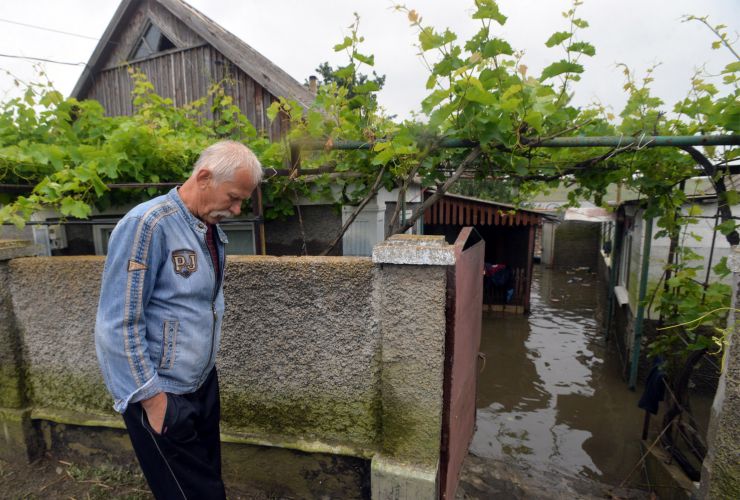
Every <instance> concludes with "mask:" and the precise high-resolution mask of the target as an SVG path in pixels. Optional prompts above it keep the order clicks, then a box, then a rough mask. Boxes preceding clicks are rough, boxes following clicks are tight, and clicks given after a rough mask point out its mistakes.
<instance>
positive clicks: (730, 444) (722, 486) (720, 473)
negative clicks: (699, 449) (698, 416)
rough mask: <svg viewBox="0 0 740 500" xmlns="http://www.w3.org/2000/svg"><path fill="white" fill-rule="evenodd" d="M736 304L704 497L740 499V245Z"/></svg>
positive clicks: (734, 256) (710, 436)
mask: <svg viewBox="0 0 740 500" xmlns="http://www.w3.org/2000/svg"><path fill="white" fill-rule="evenodd" d="M730 269H731V270H732V303H731V306H730V307H731V310H730V315H729V318H728V321H727V323H728V325H727V326H728V328H729V334H728V343H727V346H726V349H727V351H726V353H725V358H724V363H723V366H722V375H721V376H720V379H719V384H718V387H717V394H716V395H715V397H714V403H713V404H712V410H711V417H710V421H709V431H708V433H707V444H708V448H709V450H708V452H707V456H706V458H705V459H704V463H703V464H702V471H701V486H700V490H699V496H700V498H706V499H720V498H740V336H739V335H740V321H738V320H739V319H740V317H739V315H738V308H740V247H737V246H734V247H732V250H731V254H730Z"/></svg>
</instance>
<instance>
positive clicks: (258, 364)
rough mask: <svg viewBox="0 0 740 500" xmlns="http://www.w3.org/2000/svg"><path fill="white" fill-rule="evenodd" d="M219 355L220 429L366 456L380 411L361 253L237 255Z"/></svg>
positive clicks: (369, 282) (368, 272)
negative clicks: (308, 442) (340, 255)
mask: <svg viewBox="0 0 740 500" xmlns="http://www.w3.org/2000/svg"><path fill="white" fill-rule="evenodd" d="M226 273H227V276H228V277H227V280H226V282H225V295H226V301H227V313H226V316H225V318H224V328H223V341H222V344H221V351H220V354H219V359H218V363H217V364H218V366H219V370H220V377H221V393H222V399H223V404H222V415H223V421H224V425H225V427H226V429H228V430H229V431H233V432H241V433H247V434H252V435H258V436H261V437H263V438H269V439H272V440H276V441H277V442H284V441H288V442H292V441H295V440H297V439H305V440H312V439H320V440H323V441H327V442H332V443H341V444H343V445H345V446H352V447H357V448H358V450H357V451H358V453H359V454H367V453H368V452H367V451H365V452H363V451H361V450H369V449H372V448H373V446H374V443H376V442H377V439H378V432H379V420H378V418H379V415H380V387H379V381H380V359H379V356H380V336H379V335H378V330H377V321H376V319H375V312H374V310H373V304H372V300H371V299H372V287H373V273H374V269H373V265H372V262H371V261H370V259H367V258H331V257H323V258H322V257H308V258H304V259H298V258H287V257H282V258H281V257H235V258H232V259H231V260H230V261H229V265H228V267H227V269H226Z"/></svg>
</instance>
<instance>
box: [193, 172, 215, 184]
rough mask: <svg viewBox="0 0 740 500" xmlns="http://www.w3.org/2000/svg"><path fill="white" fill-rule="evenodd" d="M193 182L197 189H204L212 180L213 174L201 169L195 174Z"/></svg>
mask: <svg viewBox="0 0 740 500" xmlns="http://www.w3.org/2000/svg"><path fill="white" fill-rule="evenodd" d="M195 180H196V181H197V183H198V187H199V188H201V189H205V188H206V187H207V186H208V184H210V183H211V181H212V180H213V174H212V173H211V171H210V170H208V169H207V168H201V169H200V170H198V171H197V172H196V173H195Z"/></svg>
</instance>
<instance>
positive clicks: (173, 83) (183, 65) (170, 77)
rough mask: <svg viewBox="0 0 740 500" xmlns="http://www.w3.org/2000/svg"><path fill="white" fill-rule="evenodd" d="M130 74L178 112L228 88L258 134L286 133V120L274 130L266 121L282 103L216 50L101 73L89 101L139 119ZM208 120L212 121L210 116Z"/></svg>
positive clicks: (186, 51)
mask: <svg viewBox="0 0 740 500" xmlns="http://www.w3.org/2000/svg"><path fill="white" fill-rule="evenodd" d="M128 68H133V69H135V70H138V71H141V72H143V73H144V74H146V75H147V77H148V78H149V80H150V81H151V82H152V84H153V85H154V89H155V91H156V92H157V94H159V95H161V96H162V97H166V98H170V99H172V101H173V103H174V105H175V106H183V105H184V104H187V103H189V102H192V101H194V100H196V99H200V98H201V97H203V96H205V95H206V94H207V93H208V87H209V86H210V85H211V84H212V83H214V82H219V81H221V82H224V90H225V91H226V94H227V95H230V96H231V97H232V98H233V99H234V103H235V104H236V105H237V106H239V109H241V110H242V112H243V113H244V114H245V116H246V117H247V118H248V119H249V121H250V122H251V123H252V124H253V125H254V126H255V127H256V128H257V129H258V130H265V131H267V132H268V133H269V136H270V138H272V139H277V138H279V137H280V136H281V135H282V133H283V132H284V130H283V124H281V123H280V120H276V121H275V123H274V124H272V125H270V122H269V120H268V118H267V115H266V110H267V108H268V107H269V106H270V104H272V102H273V101H276V100H277V98H276V97H274V96H272V95H270V94H269V93H268V92H267V91H266V90H265V89H264V88H263V87H262V86H260V85H259V84H257V83H256V82H255V81H254V80H253V79H252V78H250V77H249V76H248V75H246V74H245V73H244V72H243V71H241V70H240V69H239V68H238V67H236V66H235V65H233V64H232V63H231V62H230V61H229V60H228V59H226V58H225V57H224V56H223V55H222V54H221V53H220V52H218V51H217V50H216V49H214V48H213V47H211V46H210V45H207V44H205V45H200V46H198V47H193V48H189V49H184V50H172V51H169V52H164V53H160V54H157V55H156V56H153V57H151V58H149V59H145V60H140V61H138V62H133V63H130V64H127V65H120V66H115V67H112V68H108V69H105V70H103V71H101V72H99V73H98V74H97V75H95V77H94V82H93V84H92V86H91V87H90V90H89V91H88V93H87V96H86V97H87V98H89V99H95V100H97V101H99V102H100V103H101V104H102V105H103V107H104V108H105V110H106V113H107V114H108V115H112V116H117V115H130V114H132V113H133V102H132V101H133V99H132V96H131V90H132V87H133V82H132V80H131V77H130V76H129V74H128ZM207 114H208V117H209V118H210V117H212V115H211V113H210V110H208V112H207Z"/></svg>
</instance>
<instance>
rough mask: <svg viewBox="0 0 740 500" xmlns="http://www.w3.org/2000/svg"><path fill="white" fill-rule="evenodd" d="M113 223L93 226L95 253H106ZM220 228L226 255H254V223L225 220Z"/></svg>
mask: <svg viewBox="0 0 740 500" xmlns="http://www.w3.org/2000/svg"><path fill="white" fill-rule="evenodd" d="M114 227H116V225H115V224H99V225H95V226H93V244H94V245H95V255H107V254H108V241H109V240H110V235H111V233H112V232H113V228H114ZM221 229H222V230H223V232H224V233H226V237H227V238H229V244H228V245H226V255H254V254H255V251H254V249H255V244H254V224H253V223H251V222H239V221H234V222H230V221H229V222H226V223H223V224H221Z"/></svg>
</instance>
